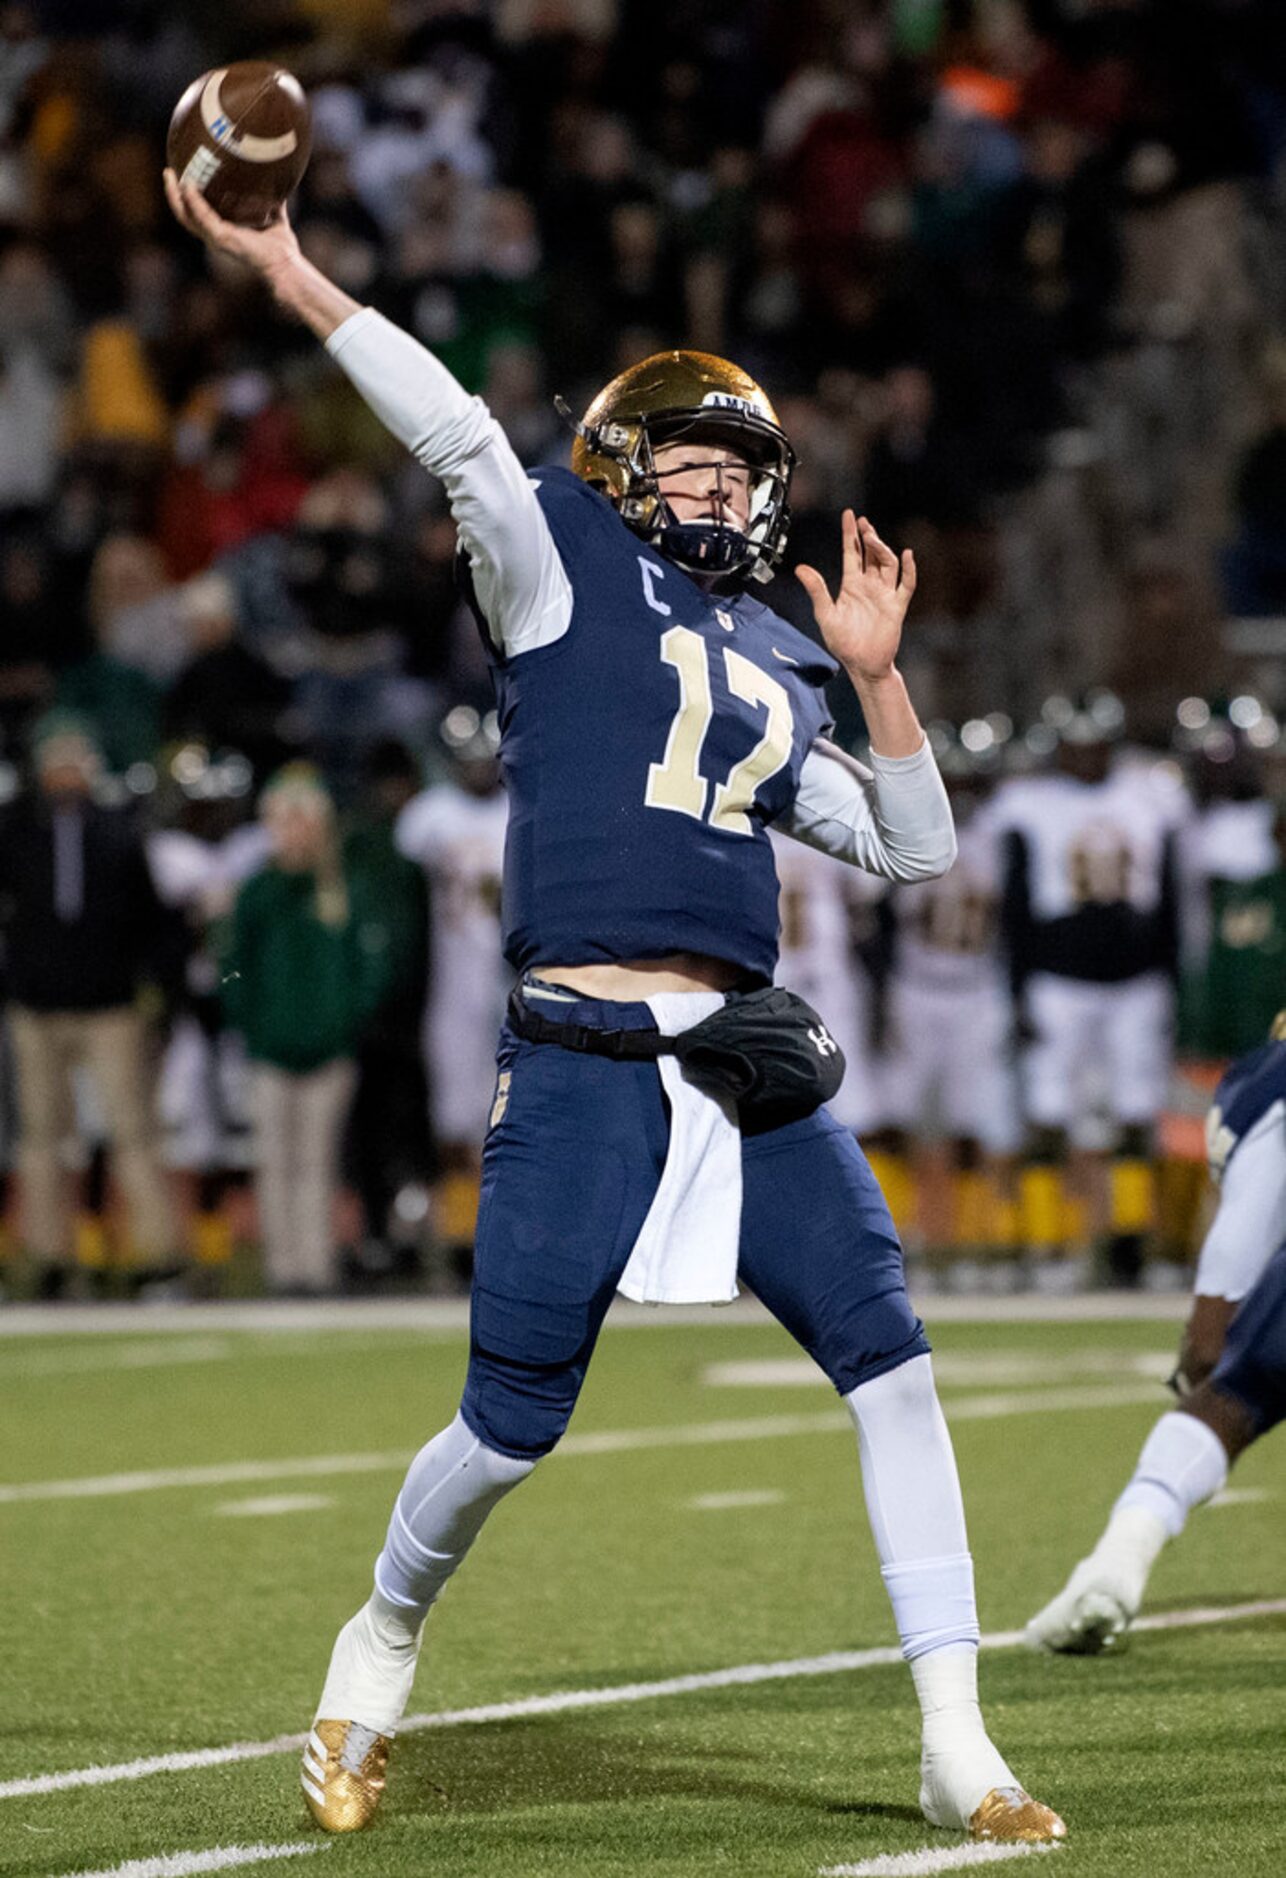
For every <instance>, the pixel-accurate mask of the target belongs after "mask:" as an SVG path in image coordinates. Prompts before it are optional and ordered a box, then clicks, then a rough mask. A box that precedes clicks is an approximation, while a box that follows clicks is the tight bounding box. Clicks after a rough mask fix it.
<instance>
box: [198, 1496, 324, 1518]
mask: <svg viewBox="0 0 1286 1878" xmlns="http://www.w3.org/2000/svg"><path fill="white" fill-rule="evenodd" d="M334 1504H335V1502H334V1499H333V1498H332V1497H331V1495H330V1494H329V1493H263V1494H259V1495H258V1496H257V1497H256V1498H254V1499H250V1500H224V1501H223V1503H222V1505H220V1506H216V1507H215V1508H214V1511H215V1512H216V1513H222V1514H224V1515H225V1516H226V1517H227V1518H229V1519H265V1518H270V1517H271V1516H272V1515H273V1514H275V1513H316V1512H318V1511H319V1510H320V1509H321V1508H322V1507H324V1506H334Z"/></svg>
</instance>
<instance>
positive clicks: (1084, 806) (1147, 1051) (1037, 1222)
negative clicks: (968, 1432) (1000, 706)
mask: <svg viewBox="0 0 1286 1878" xmlns="http://www.w3.org/2000/svg"><path fill="white" fill-rule="evenodd" d="M1122 715H1123V714H1122V713H1121V712H1120V706H1119V702H1118V700H1116V699H1114V698H1112V697H1111V696H1110V694H1099V695H1098V696H1096V697H1091V698H1090V699H1089V700H1087V702H1086V708H1084V709H1083V710H1079V711H1072V712H1071V713H1070V715H1068V716H1067V717H1066V718H1064V719H1063V720H1062V721H1061V723H1060V724H1059V745H1058V757H1057V762H1058V767H1057V770H1056V771H1055V772H1053V773H1051V774H1048V775H1043V776H1028V777H1021V778H1015V779H1014V780H1012V781H1011V782H1008V783H1006V784H1004V785H1003V786H1002V787H1001V789H1000V790H999V791H998V792H997V794H996V796H995V798H994V799H993V801H992V804H991V807H990V810H989V811H988V816H989V820H990V823H991V826H992V828H993V829H994V830H995V832H996V833H997V835H998V836H1000V837H1001V838H1002V840H1003V841H1004V842H1005V843H1006V846H1007V849H1008V866H1007V880H1006V887H1005V903H1004V923H1005V938H1006V943H1007V947H1008V951H1009V957H1010V961H1011V968H1012V973H1013V978H1014V983H1015V989H1016V991H1017V992H1018V993H1019V995H1020V1000H1021V1010H1022V1015H1023V1018H1024V1021H1025V1023H1026V1024H1027V1025H1028V1026H1029V1027H1030V1029H1031V1032H1032V1042H1031V1044H1030V1046H1029V1047H1028V1049H1027V1051H1026V1055H1025V1060H1024V1063H1023V1082H1024V1086H1025V1091H1024V1092H1025V1104H1026V1111H1027V1121H1028V1125H1029V1134H1030V1139H1029V1143H1028V1160H1027V1165H1026V1166H1025V1167H1024V1170H1023V1174H1022V1180H1021V1192H1022V1205H1023V1214H1024V1222H1023V1223H1024V1231H1025V1237H1026V1239H1027V1242H1028V1246H1029V1248H1030V1249H1032V1250H1034V1251H1042V1250H1043V1251H1045V1252H1046V1253H1050V1254H1059V1253H1061V1252H1063V1251H1065V1249H1066V1247H1065V1239H1066V1223H1065V1219H1064V1216H1063V1212H1062V1195H1061V1184H1060V1173H1061V1170H1062V1168H1063V1167H1064V1166H1065V1165H1066V1162H1067V1157H1068V1149H1069V1146H1074V1145H1082V1139H1080V1137H1081V1131H1082V1130H1083V1128H1084V1127H1085V1125H1086V1123H1087V1121H1089V1120H1090V1119H1091V1115H1090V1111H1091V1109H1092V1106H1093V1102H1094V1096H1095V1091H1094V1087H1093V1085H1094V1079H1095V1076H1096V1074H1097V1075H1100V1076H1103V1077H1105V1079H1106V1088H1105V1089H1104V1090H1103V1092H1102V1093H1103V1094H1104V1096H1105V1097H1106V1102H1107V1105H1108V1107H1109V1108H1110V1112H1111V1120H1112V1124H1113V1128H1114V1131H1115V1138H1114V1140H1113V1142H1112V1148H1111V1165H1110V1169H1109V1170H1108V1172H1109V1195H1110V1201H1109V1210H1110V1220H1109V1244H1108V1260H1109V1267H1110V1271H1111V1274H1112V1276H1113V1277H1114V1278H1115V1279H1116V1280H1118V1281H1119V1282H1121V1283H1126V1284H1130V1283H1137V1282H1138V1280H1139V1275H1140V1270H1141V1265H1142V1248H1143V1244H1144V1238H1145V1235H1146V1234H1147V1232H1148V1231H1149V1230H1150V1228H1151V1225H1152V1221H1153V1212H1154V1196H1153V1183H1152V1172H1151V1153H1152V1135H1153V1128H1154V1125H1155V1122H1156V1118H1157V1115H1158V1113H1159V1111H1160V1109H1161V1106H1162V1102H1163V1100H1164V1095H1165V1090H1166V1087H1167V1082H1168V1077H1169V1069H1170V1058H1171V1050H1172V1045H1171V1027H1172V1021H1173V1003H1174V990H1173V979H1174V975H1175V972H1176V970H1177V953H1178V906H1177V882H1176V863H1175V850H1176V845H1177V830H1178V827H1179V825H1180V823H1181V821H1182V819H1183V815H1184V813H1185V809H1186V797H1185V796H1184V795H1183V792H1182V791H1179V790H1170V791H1167V790H1166V789H1164V788H1162V787H1160V786H1159V785H1158V783H1157V781H1156V780H1155V779H1154V778H1153V777H1152V776H1150V775H1149V773H1148V772H1147V770H1146V769H1145V768H1143V767H1141V766H1140V765H1139V764H1137V763H1122V762H1119V761H1116V760H1114V745H1115V743H1116V741H1117V738H1118V736H1119V733H1120V729H1121V717H1122ZM1057 1269H1058V1268H1057V1267H1055V1268H1054V1273H1047V1274H1046V1276H1047V1277H1052V1276H1054V1275H1055V1274H1056V1272H1057ZM1063 1269H1064V1276H1073V1277H1074V1276H1075V1270H1074V1267H1072V1266H1067V1267H1065V1268H1063Z"/></svg>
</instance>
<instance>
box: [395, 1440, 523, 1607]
mask: <svg viewBox="0 0 1286 1878" xmlns="http://www.w3.org/2000/svg"><path fill="white" fill-rule="evenodd" d="M535 1465H536V1463H535V1462H534V1461H518V1460H514V1459H513V1458H512V1457H511V1456H510V1455H507V1454H497V1453H496V1451H495V1449H494V1448H489V1447H487V1446H485V1445H484V1443H483V1442H481V1441H479V1439H478V1437H477V1435H475V1434H474V1433H473V1432H472V1430H471V1429H470V1428H469V1427H468V1426H467V1425H466V1424H465V1422H464V1421H463V1420H462V1418H461V1417H460V1416H459V1415H457V1416H456V1418H455V1420H454V1421H453V1422H451V1423H450V1424H449V1425H448V1426H447V1427H446V1428H444V1429H443V1430H442V1432H441V1434H438V1435H435V1436H434V1438H433V1440H432V1441H430V1442H429V1443H428V1444H427V1446H425V1447H423V1448H421V1449H420V1452H419V1453H418V1454H417V1455H416V1457H415V1459H414V1460H413V1461H412V1462H411V1465H410V1468H409V1469H408V1471H407V1476H406V1479H405V1481H404V1482H403V1483H402V1491H401V1492H400V1493H399V1494H398V1496H397V1501H396V1504H395V1505H394V1508H393V1515H392V1518H391V1519H390V1520H389V1526H388V1532H387V1534H386V1535H385V1539H384V1550H383V1551H382V1552H381V1553H380V1555H379V1558H378V1559H377V1560H376V1561H375V1588H376V1590H377V1592H378V1593H379V1594H380V1597H381V1599H382V1600H383V1607H382V1612H381V1616H382V1620H383V1622H384V1624H385V1625H386V1626H387V1625H388V1624H389V1623H390V1622H391V1618H390V1612H391V1611H392V1610H394V1609H397V1608H398V1607H400V1608H401V1609H402V1610H403V1612H404V1613H405V1616H404V1618H403V1628H404V1630H408V1631H409V1630H415V1631H418V1630H419V1628H420V1626H421V1624H423V1622H424V1619H425V1617H426V1616H427V1615H428V1612H429V1609H430V1606H432V1605H433V1604H434V1603H436V1601H437V1598H438V1596H439V1594H440V1592H441V1590H442V1587H443V1586H444V1585H445V1584H446V1582H447V1579H448V1578H450V1576H451V1574H452V1573H453V1572H454V1571H455V1570H456V1569H457V1567H458V1566H459V1564H460V1562H461V1560H462V1559H463V1558H464V1555H465V1553H466V1552H467V1551H468V1550H469V1547H470V1546H471V1545H472V1544H473V1542H474V1540H475V1539H476V1538H477V1536H478V1533H479V1532H480V1531H481V1529H482V1524H483V1521H484V1520H485V1519H486V1517H487V1515H488V1513H490V1511H491V1510H492V1508H493V1507H494V1506H495V1505H496V1503H497V1502H498V1501H499V1500H502V1499H503V1498H504V1496H505V1495H506V1494H507V1493H509V1492H511V1491H512V1489H513V1488H514V1487H516V1486H517V1485H518V1483H519V1481H522V1480H525V1479H526V1478H527V1476H528V1474H529V1473H530V1472H531V1471H532V1469H533V1467H534V1466H535Z"/></svg>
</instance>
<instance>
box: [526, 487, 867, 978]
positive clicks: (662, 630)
mask: <svg viewBox="0 0 1286 1878" xmlns="http://www.w3.org/2000/svg"><path fill="white" fill-rule="evenodd" d="M533 480H534V481H535V483H536V489H537V499H538V500H539V502H540V506H541V509H542V511H543V513H544V516H545V519H546V521H547V522H548V524H549V528H550V532H551V533H552V535H553V538H554V542H555V545H556V546H557V549H558V552H559V554H560V556H561V557H562V561H563V565H564V567H565V568H566V570H567V575H568V579H569V580H570V583H571V588H572V596H573V603H574V604H573V609H572V616H571V624H570V626H569V627H568V629H567V631H566V632H565V633H564V634H563V635H562V637H561V638H559V639H557V640H555V641H553V642H552V643H551V644H549V645H545V646H541V647H539V648H537V649H534V650H531V651H527V652H521V653H518V654H516V655H515V656H513V657H512V658H506V657H505V656H504V655H503V654H500V653H494V652H493V658H494V661H495V680H496V694H497V699H498V703H499V714H500V730H501V761H502V763H503V765H504V772H505V783H506V786H507V788H508V792H509V805H510V807H509V833H508V840H507V843H506V849H505V877H504V901H503V919H504V948H505V956H506V958H508V960H509V961H510V963H511V964H513V965H514V966H516V967H518V968H519V969H520V970H521V969H524V968H526V967H527V966H530V965H539V964H551V963H558V964H564V965H573V964H575V965H579V964H585V963H590V962H597V961H600V960H623V959H646V958H661V957H664V956H665V955H666V954H667V953H671V952H700V953H706V954H709V955H710V956H712V957H715V958H721V959H727V960H729V961H731V962H732V963H733V964H735V965H739V966H741V967H743V968H744V969H745V971H746V972H747V974H750V975H752V976H754V977H756V978H761V979H763V980H765V981H767V980H769V979H771V977H772V973H773V967H774V965H775V963H776V957H777V877H776V871H775V868H774V866H773V857H772V847H771V844H770V843H769V840H768V836H767V825H768V823H770V822H771V821H772V820H773V818H774V817H775V816H777V815H780V814H781V812H782V810H783V809H784V808H785V807H786V806H787V804H788V803H789V802H790V801H791V800H792V798H793V797H794V794H795V791H796V789H797V788H798V786H799V772H800V768H801V766H802V764H803V761H804V758H805V756H806V755H807V753H808V749H809V746H810V745H811V744H812V742H813V739H814V738H815V737H816V736H817V735H818V733H819V732H820V731H821V730H823V729H824V728H825V727H826V725H827V723H828V711H827V706H826V700H825V697H824V694H823V687H824V685H825V684H826V682H827V680H828V679H829V678H831V677H832V676H833V675H834V673H835V672H836V670H837V669H838V667H837V666H836V664H835V662H834V660H832V659H831V658H829V657H828V656H827V654H826V653H825V652H823V651H822V650H820V648H819V647H817V646H816V645H814V644H813V643H812V641H811V640H809V639H806V638H805V637H804V636H803V634H802V633H800V632H797V631H796V630H795V628H794V627H793V626H790V625H788V624H787V622H786V621H785V620H783V619H781V618H779V617H778V615H777V614H775V613H771V612H770V611H769V610H768V608H767V607H765V606H761V605H760V604H759V602H758V601H756V600H752V599H750V598H749V597H748V596H746V595H744V594H743V595H739V596H737V597H735V598H724V597H720V596H717V595H709V594H706V593H704V592H703V591H702V589H701V588H700V587H698V586H697V585H696V583H695V582H694V581H692V580H690V579H689V578H688V576H687V575H686V574H684V573H683V572H682V571H681V570H680V569H679V568H677V567H674V566H671V565H670V564H669V563H668V562H666V561H665V560H663V559H662V557H661V556H660V555H659V554H657V553H656V552H655V551H654V550H653V549H651V548H649V547H648V546H646V544H645V543H644V542H642V541H640V540H639V538H638V537H637V536H636V535H633V534H631V533H630V531H629V529H627V528H626V526H625V524H624V523H623V522H622V521H621V520H620V518H619V517H618V516H617V514H616V512H615V510H614V509H613V508H612V506H611V504H610V503H609V502H608V501H607V500H606V498H605V497H603V496H601V495H599V494H597V493H596V491H594V490H592V489H590V488H589V486H588V485H587V484H585V483H583V482H582V481H581V480H580V478H579V477H577V476H574V475H572V473H571V472H570V471H569V470H561V469H542V470H540V471H538V472H537V473H536V476H535V478H534V479H533Z"/></svg>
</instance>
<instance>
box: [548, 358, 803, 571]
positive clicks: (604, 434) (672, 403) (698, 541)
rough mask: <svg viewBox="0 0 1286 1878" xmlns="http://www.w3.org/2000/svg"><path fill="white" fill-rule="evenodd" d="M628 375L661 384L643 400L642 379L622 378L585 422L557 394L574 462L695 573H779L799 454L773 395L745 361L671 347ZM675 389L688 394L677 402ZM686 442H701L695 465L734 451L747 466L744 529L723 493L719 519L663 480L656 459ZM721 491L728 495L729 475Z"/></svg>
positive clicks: (632, 522)
mask: <svg viewBox="0 0 1286 1878" xmlns="http://www.w3.org/2000/svg"><path fill="white" fill-rule="evenodd" d="M624 376H625V379H627V380H636V379H637V378H639V377H640V376H642V377H643V378H644V379H647V380H650V381H651V382H649V383H647V384H645V385H644V386H643V387H641V388H640V390H641V391H642V394H643V395H639V396H637V401H636V387H635V385H634V384H632V383H631V384H629V385H626V384H625V383H623V381H622V380H617V381H614V383H613V385H612V386H609V387H608V388H607V390H606V391H605V392H603V393H601V394H600V396H599V398H598V399H597V400H596V401H595V404H594V405H593V406H591V408H590V410H589V411H588V412H587V413H586V415H585V419H584V420H583V421H582V422H579V423H578V422H577V421H576V419H575V418H574V417H573V416H572V413H571V412H570V411H569V410H568V408H567V406H566V404H564V403H563V401H562V400H561V399H559V400H556V402H557V404H558V407H559V409H560V411H561V412H562V415H563V416H564V417H565V418H566V419H567V421H568V422H569V423H570V424H571V427H572V429H573V430H574V431H575V432H576V439H577V441H576V444H575V445H574V447H573V451H572V467H573V469H575V470H576V471H577V473H578V474H579V475H582V476H583V477H584V478H585V480H586V481H587V482H589V483H590V484H591V485H592V486H594V487H597V488H598V489H600V490H601V491H602V493H603V494H604V495H606V496H607V497H608V498H609V499H610V500H611V501H612V502H613V503H614V505H615V507H616V509H617V512H618V514H619V515H620V517H621V520H622V521H623V522H624V523H625V524H626V526H627V527H628V528H630V529H631V530H632V531H633V532H634V533H635V534H636V535H638V536H639V538H640V539H641V540H643V541H646V542H647V543H648V544H649V546H651V547H654V548H656V549H657V551H658V552H659V553H661V554H663V555H664V556H665V558H666V560H667V561H670V562H672V563H673V564H674V565H675V566H676V567H680V568H682V569H683V571H684V572H685V573H687V574H691V575H692V576H693V577H694V578H696V579H698V580H701V581H702V582H703V583H704V582H708V583H709V584H710V585H712V586H717V587H720V588H723V589H726V590H737V589H740V588H741V587H744V586H745V585H747V584H748V582H750V581H752V580H754V581H768V580H771V579H772V577H773V574H774V572H775V571H776V568H777V566H778V564H779V563H780V561H781V558H782V555H783V553H784V551H785V546H786V534H787V530H788V528H789V525H790V511H789V508H788V506H787V496H788V493H789V488H790V477H791V472H792V470H793V468H794V465H795V454H794V451H793V450H792V449H791V447H790V444H789V441H788V440H787V438H786V434H785V432H784V431H783V430H782V428H781V426H780V425H779V424H778V423H777V422H776V421H775V413H773V412H772V407H771V405H769V404H768V401H767V399H766V398H764V396H763V393H762V392H761V391H760V390H759V388H758V387H757V386H756V385H755V384H754V382H753V380H750V379H748V378H746V377H745V374H744V373H741V372H739V371H738V369H737V368H736V367H735V366H730V365H729V364H728V363H727V362H726V361H724V360H720V359H715V358H713V357H711V356H709V355H707V354H701V353H670V354H662V355H659V356H658V358H657V359H655V360H649V361H645V362H644V363H643V364H642V365H640V366H639V367H637V368H635V369H634V371H633V372H631V373H628V374H625V375H624ZM618 388H619V389H618ZM665 390H670V391H671V392H672V394H673V393H674V392H677V393H678V396H677V397H673V396H672V399H671V400H667V399H666V398H665V397H664V391H665ZM658 392H660V393H661V395H660V396H659V397H658V395H657V393H658ZM694 394H695V395H694ZM640 407H643V408H640ZM676 443H682V444H685V445H686V444H691V446H692V450H691V456H690V458H688V459H687V460H686V461H685V462H684V463H683V465H682V466H681V467H682V468H685V469H686V468H698V467H703V466H704V465H705V464H707V463H710V464H713V463H714V462H715V461H716V460H717V457H718V455H720V454H722V453H724V452H727V453H729V454H732V455H735V456H736V457H738V458H739V459H740V460H741V462H742V463H744V464H745V465H746V468H747V471H748V473H749V513H748V516H747V519H746V522H745V525H744V527H743V526H741V525H739V524H738V523H736V522H733V521H732V520H730V519H729V516H728V505H727V504H726V503H725V502H723V501H722V500H717V501H716V503H715V505H714V506H715V509H716V513H715V514H714V515H711V516H709V517H697V518H695V519H693V520H690V521H681V520H680V519H679V518H678V516H676V514H675V513H674V511H673V509H672V508H671V506H670V504H669V503H668V502H667V501H666V500H665V498H664V496H663V495H662V494H661V491H660V489H659V487H658V482H659V480H660V479H659V478H658V472H657V466H656V452H657V451H658V450H660V449H662V448H663V447H664V446H666V445H669V444H676ZM706 446H709V449H708V452H707V450H706ZM679 467H680V466H679V465H676V466H674V468H673V469H672V470H671V469H667V470H666V471H665V472H664V476H669V475H671V474H674V473H677V471H678V469H679ZM729 467H730V466H729ZM715 490H716V496H717V497H722V495H723V492H724V478H723V476H722V475H721V474H718V475H717V476H716V483H715Z"/></svg>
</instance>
